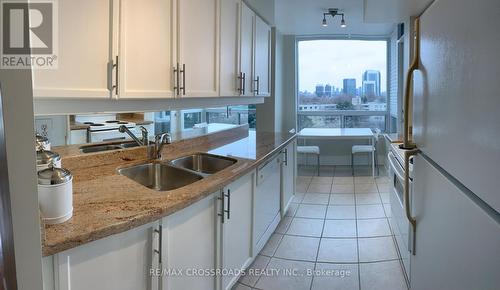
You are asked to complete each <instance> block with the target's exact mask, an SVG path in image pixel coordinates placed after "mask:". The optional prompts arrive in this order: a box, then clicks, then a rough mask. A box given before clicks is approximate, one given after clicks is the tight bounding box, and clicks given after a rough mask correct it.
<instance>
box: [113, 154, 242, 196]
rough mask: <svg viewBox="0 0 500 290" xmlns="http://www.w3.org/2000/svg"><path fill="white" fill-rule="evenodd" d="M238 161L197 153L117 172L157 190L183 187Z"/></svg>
mask: <svg viewBox="0 0 500 290" xmlns="http://www.w3.org/2000/svg"><path fill="white" fill-rule="evenodd" d="M236 161H237V160H236V159H233V158H229V157H224V156H219V155H213V154H208V153H195V154H191V155H186V156H182V157H179V158H176V159H174V160H171V161H152V162H149V163H145V164H140V165H135V166H131V167H126V168H121V169H118V173H119V174H121V175H123V176H126V177H128V178H130V179H132V180H133V181H135V182H137V183H139V184H141V185H143V186H145V187H148V188H151V189H154V190H157V191H166V190H173V189H177V188H181V187H184V186H186V185H189V184H191V183H194V182H196V181H198V180H201V179H203V178H204V177H206V176H209V175H211V174H214V173H217V172H219V171H221V170H223V169H225V168H227V167H229V166H231V165H233V164H235V163H236Z"/></svg>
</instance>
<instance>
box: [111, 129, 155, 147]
mask: <svg viewBox="0 0 500 290" xmlns="http://www.w3.org/2000/svg"><path fill="white" fill-rule="evenodd" d="M142 129H144V130H146V128H144V127H142V128H141V130H142ZM118 131H119V132H120V133H126V134H128V135H129V136H130V138H132V140H134V141H135V142H136V143H137V144H139V146H144V145H147V144H148V143H147V140H144V136H145V135H144V131H142V132H143V135H142V136H143V140H139V138H137V137H136V136H135V135H134V133H132V132H131V131H130V130H129V129H128V128H127V127H126V126H125V125H121V126H120V127H118ZM146 136H147V131H146Z"/></svg>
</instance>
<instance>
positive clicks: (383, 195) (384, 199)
mask: <svg viewBox="0 0 500 290" xmlns="http://www.w3.org/2000/svg"><path fill="white" fill-rule="evenodd" d="M380 199H382V202H383V203H390V202H391V200H390V193H388V192H381V193H380Z"/></svg>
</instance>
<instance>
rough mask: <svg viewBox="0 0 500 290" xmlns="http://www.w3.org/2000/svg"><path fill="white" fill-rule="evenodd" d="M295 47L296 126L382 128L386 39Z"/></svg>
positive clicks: (325, 41)
mask: <svg viewBox="0 0 500 290" xmlns="http://www.w3.org/2000/svg"><path fill="white" fill-rule="evenodd" d="M297 46H298V96H297V97H298V106H297V114H298V118H297V120H298V123H299V124H298V125H299V130H300V129H302V128H306V127H315V128H321V127H323V128H356V127H358V128H359V127H369V128H380V129H381V130H383V131H384V130H385V127H386V117H387V114H388V98H387V49H388V45H387V40H340V39H320V40H300V41H298V45H297Z"/></svg>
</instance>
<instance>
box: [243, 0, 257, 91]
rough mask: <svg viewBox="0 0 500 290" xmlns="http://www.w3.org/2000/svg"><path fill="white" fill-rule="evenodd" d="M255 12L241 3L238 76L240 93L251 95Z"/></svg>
mask: <svg viewBox="0 0 500 290" xmlns="http://www.w3.org/2000/svg"><path fill="white" fill-rule="evenodd" d="M254 22H255V13H254V12H253V11H252V10H251V9H250V8H249V7H248V6H247V5H246V4H245V3H243V2H242V3H241V21H240V74H241V75H240V77H241V78H242V79H241V85H240V88H241V95H243V96H253V91H252V76H253V69H254V67H253V58H254V49H253V38H254V37H253V31H254V29H253V25H254Z"/></svg>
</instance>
